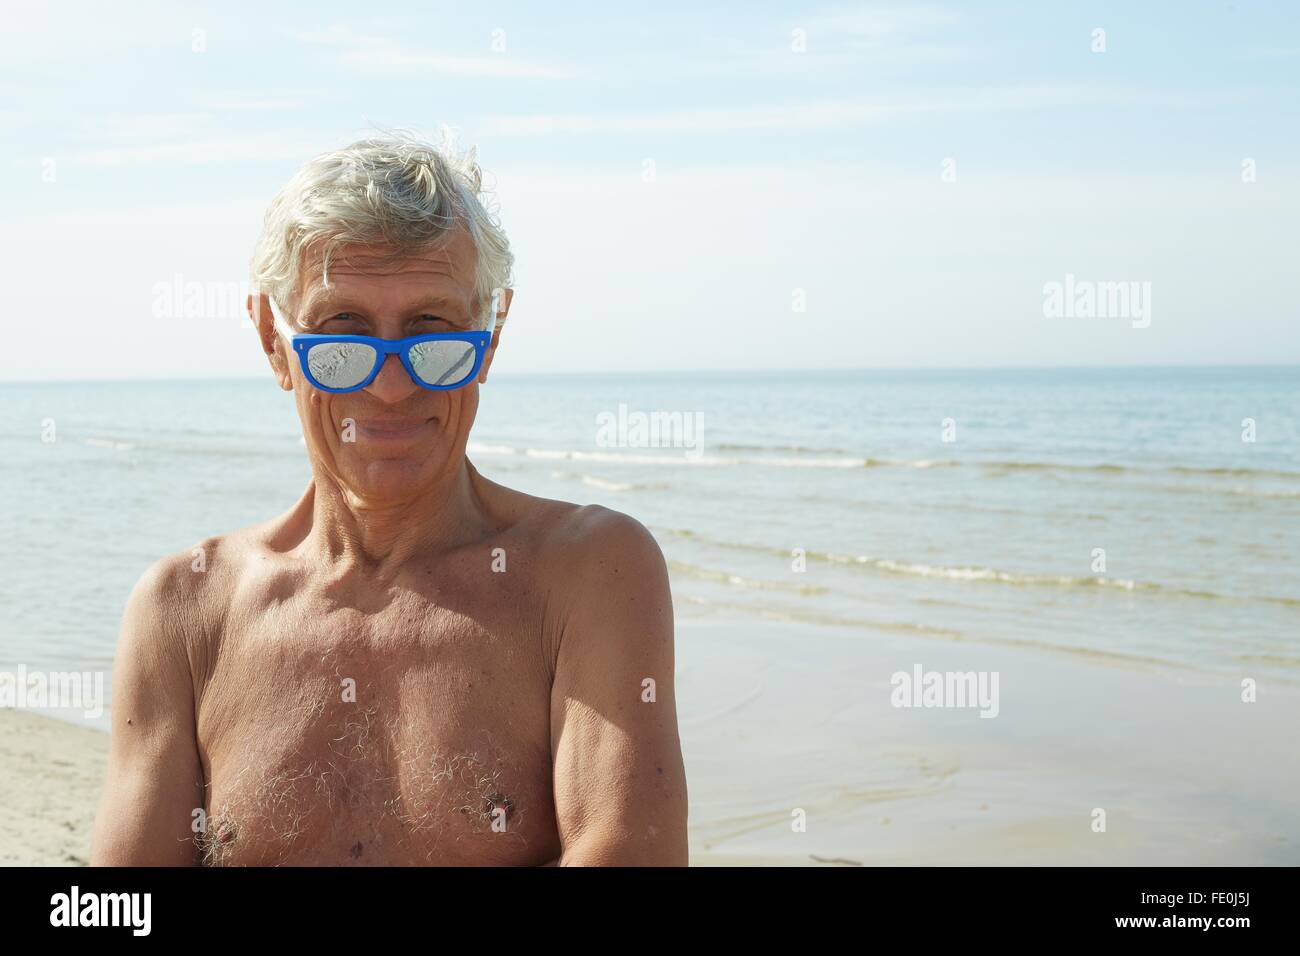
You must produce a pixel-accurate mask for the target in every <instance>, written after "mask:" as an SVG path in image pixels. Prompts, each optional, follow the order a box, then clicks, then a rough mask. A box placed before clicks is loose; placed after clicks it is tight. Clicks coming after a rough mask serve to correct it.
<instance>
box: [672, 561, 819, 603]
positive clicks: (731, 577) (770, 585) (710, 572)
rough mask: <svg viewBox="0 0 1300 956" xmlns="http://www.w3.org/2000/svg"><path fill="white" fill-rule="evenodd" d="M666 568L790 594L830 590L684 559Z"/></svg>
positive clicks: (734, 584) (682, 573) (711, 579)
mask: <svg viewBox="0 0 1300 956" xmlns="http://www.w3.org/2000/svg"><path fill="white" fill-rule="evenodd" d="M668 570H669V571H674V572H676V573H678V574H681V575H685V576H686V577H692V578H696V579H698V580H701V581H716V582H718V583H719V584H729V585H731V586H733V587H739V588H748V589H751V590H755V591H787V592H790V593H792V594H809V595H812V594H826V593H828V592H829V591H830V588H827V587H822V586H821V585H818V584H791V583H789V582H787V581H767V580H762V579H760V578H747V577H744V576H743V575H739V574H732V573H731V572H729V571H718V570H715V569H713V568H704V567H700V566H699V565H697V564H688V563H686V562H685V561H669V562H668Z"/></svg>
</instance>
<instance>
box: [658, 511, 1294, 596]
mask: <svg viewBox="0 0 1300 956" xmlns="http://www.w3.org/2000/svg"><path fill="white" fill-rule="evenodd" d="M654 531H655V533H656V534H664V535H667V536H671V537H676V538H684V539H689V540H693V541H697V542H699V543H700V544H703V545H706V546H709V547H714V548H723V549H727V550H736V551H746V552H750V553H754V554H767V555H772V556H775V557H781V558H783V559H786V560H789V559H791V558H792V553H791V549H790V548H778V547H772V546H768V545H758V544H746V543H743V542H736V541H720V540H717V539H713V538H707V537H704V536H702V535H699V534H697V533H696V532H694V531H691V530H688V529H685V528H655V529H654ZM804 556H805V558H807V560H809V561H816V562H821V563H824V564H834V565H839V566H843V567H852V568H862V569H865V570H869V571H876V572H879V573H882V574H891V575H898V576H901V577H917V578H934V579H940V580H946V581H954V582H962V583H981V584H985V583H992V584H1001V585H1006V586H1010V587H1053V588H1062V589H1100V590H1103V591H1118V592H1123V593H1127V594H1152V595H1161V596H1165V597H1179V598H1192V599H1197V600H1210V601H1244V602H1262V603H1266V604H1280V605H1282V606H1284V607H1300V598H1292V597H1281V596H1275V595H1233V594H1222V593H1220V592H1217V591H1206V590H1199V589H1193V588H1179V587H1174V586H1171V585H1166V584H1158V583H1156V582H1153V581H1135V580H1132V579H1129V578H1108V577H1098V576H1092V575H1060V574H1035V573H1026V572H1015V571H1002V570H999V569H997V568H989V567H978V566H977V567H961V566H946V565H934V564H925V563H922V562H917V561H901V560H897V559H891V558H876V557H871V556H869V555H863V554H841V553H837V552H833V551H815V550H808V549H805V550H804Z"/></svg>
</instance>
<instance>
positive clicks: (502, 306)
mask: <svg viewBox="0 0 1300 956" xmlns="http://www.w3.org/2000/svg"><path fill="white" fill-rule="evenodd" d="M514 297H515V290H514V289H503V290H502V294H501V301H500V302H499V303H498V305H497V314H496V322H497V328H496V330H495V331H494V332H493V333H492V341H491V343H490V344H489V345H488V350H487V355H486V356H484V357H483V367H482V368H480V369H479V370H478V383H479V384H480V385H482V384H483V383H484V382H486V381H487V378H488V369H490V368H491V367H492V359H493V357H494V356H495V355H496V354H497V346H498V345H500V344H501V322H503V321H504V320H505V318H506V316H507V315H508V314H509V313H510V302H511V300H512V299H513V298H514Z"/></svg>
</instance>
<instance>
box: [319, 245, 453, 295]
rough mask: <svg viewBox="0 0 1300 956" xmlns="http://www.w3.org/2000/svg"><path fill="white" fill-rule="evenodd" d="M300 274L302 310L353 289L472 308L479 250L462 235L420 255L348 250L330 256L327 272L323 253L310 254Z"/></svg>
mask: <svg viewBox="0 0 1300 956" xmlns="http://www.w3.org/2000/svg"><path fill="white" fill-rule="evenodd" d="M459 239H464V240H465V242H464V243H462V242H460V241H457V240H459ZM466 245H468V252H467V250H466V248H465V246H466ZM300 275H301V280H300V287H299V288H300V290H301V293H302V294H301V295H300V296H299V301H300V302H301V303H302V305H303V306H310V305H313V304H317V303H321V302H327V301H330V300H334V299H337V298H339V297H340V296H345V295H346V294H347V293H348V290H350V289H352V290H356V289H362V288H364V289H365V291H366V292H367V293H368V294H369V293H373V292H375V291H382V292H384V293H388V294H393V295H398V296H401V297H403V298H406V297H409V296H410V295H413V294H415V295H419V296H421V297H422V298H428V299H431V300H432V299H436V298H443V299H446V300H448V301H451V302H460V303H461V304H468V302H469V300H470V298H471V297H472V294H473V291H474V280H475V275H474V248H473V244H472V243H470V242H468V237H467V236H464V235H463V234H461V235H458V236H457V238H456V239H454V240H452V241H451V242H444V243H442V244H440V245H439V246H436V247H431V248H429V249H425V250H420V251H406V250H399V249H395V248H392V247H387V246H382V245H344V246H339V247H336V248H335V249H333V250H332V251H331V252H330V256H329V262H328V270H327V269H326V263H325V261H324V256H323V254H322V253H320V252H316V253H314V254H309V255H308V256H307V257H306V258H305V260H304V262H303V265H302V271H301V273H300ZM327 278H328V282H329V284H328V285H326V284H325V281H326V279H327Z"/></svg>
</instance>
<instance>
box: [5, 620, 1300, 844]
mask: <svg viewBox="0 0 1300 956" xmlns="http://www.w3.org/2000/svg"><path fill="white" fill-rule="evenodd" d="M918 664H919V665H921V666H922V667H923V668H924V669H926V670H927V671H929V670H939V671H948V670H952V671H985V672H997V673H998V675H999V684H998V687H999V702H998V713H997V716H996V717H992V718H982V717H980V715H979V711H978V710H976V709H970V708H967V709H942V708H902V707H895V706H893V705H892V703H891V691H892V687H891V683H890V678H891V675H893V674H894V673H896V672H900V671H903V672H910V671H911V670H912V669H913V668H914V666H916V665H918ZM678 682H679V711H680V717H681V729H682V743H683V751H684V754H685V759H686V767H687V775H688V781H689V786H690V797H691V801H690V802H691V813H690V842H691V860H692V863H693V864H694V865H747V864H777V865H799V866H821V865H826V866H851V865H857V864H862V865H880V864H954V865H966V864H1044V865H1053V864H1083V865H1097V864H1118V865H1165V864H1167V865H1184V864H1188V865H1190V864H1229V865H1237V864H1240V865H1252V864H1295V863H1297V862H1300V825H1298V823H1297V821H1300V786H1298V785H1297V784H1300V768H1298V767H1297V762H1296V761H1295V759H1294V742H1293V740H1291V739H1290V735H1291V734H1292V733H1293V732H1294V729H1295V727H1297V726H1300V693H1298V690H1297V688H1296V687H1294V686H1291V685H1283V684H1274V683H1267V682H1261V684H1260V687H1259V692H1258V700H1257V702H1256V703H1253V704H1247V703H1243V702H1242V701H1241V699H1240V696H1241V695H1240V688H1239V686H1238V682H1234V681H1230V680H1228V679H1227V678H1224V677H1222V676H1218V675H1212V674H1209V673H1205V672H1200V671H1197V670H1194V669H1191V668H1168V667H1164V666H1161V667H1154V666H1144V665H1142V664H1140V663H1135V662H1132V661H1124V660H1122V659H1118V658H1108V657H1105V656H1102V655H1088V654H1071V653H1059V654H1058V653H1052V652H1047V651H1042V650H1038V649H1034V650H1023V649H1018V648H1008V647H990V646H979V645H974V644H964V643H958V642H951V641H943V640H932V639H921V638H916V637H913V636H896V635H889V634H864V633H862V632H861V631H859V630H856V629H851V628H834V627H820V628H819V627H811V626H809V625H807V624H799V625H792V624H786V623H782V622H756V623H751V622H742V621H735V620H725V621H724V620H717V621H714V620H709V619H685V620H683V621H681V622H679V633H678ZM107 743H108V737H107V735H106V734H105V733H103V732H102V731H99V730H94V729H90V728H86V727H82V726H77V725H74V724H72V723H68V722H65V721H62V720H58V719H54V718H51V717H47V716H43V715H38V714H29V713H22V712H15V711H12V710H8V711H0V863H3V864H4V865H14V864H36V865H51V866H59V865H73V866H75V865H83V864H85V863H86V861H87V856H88V847H89V839H90V827H91V824H92V820H93V815H94V810H95V807H96V805H97V802H98V798H99V791H100V787H101V785H102V776H103V769H104V761H105V756H106V752H107ZM1097 809H1102V810H1104V811H1105V814H1106V817H1105V822H1106V830H1105V832H1094V829H1093V820H1094V818H1095V815H1094V811H1095V810H1097ZM797 811H803V814H804V819H805V820H806V826H805V827H804V828H803V830H802V831H799V830H796V828H795V827H794V826H793V823H794V821H795V819H796V812H797Z"/></svg>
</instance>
